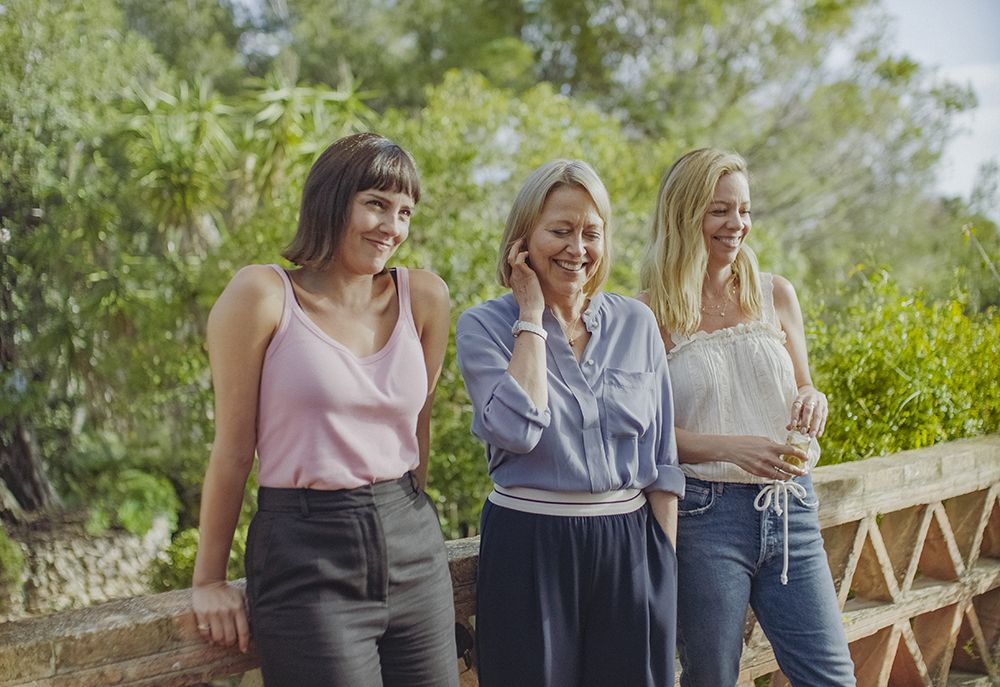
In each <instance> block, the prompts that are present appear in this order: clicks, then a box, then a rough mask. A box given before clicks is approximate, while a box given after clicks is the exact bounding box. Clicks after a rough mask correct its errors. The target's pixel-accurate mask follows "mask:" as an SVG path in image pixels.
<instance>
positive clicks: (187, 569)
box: [149, 524, 247, 591]
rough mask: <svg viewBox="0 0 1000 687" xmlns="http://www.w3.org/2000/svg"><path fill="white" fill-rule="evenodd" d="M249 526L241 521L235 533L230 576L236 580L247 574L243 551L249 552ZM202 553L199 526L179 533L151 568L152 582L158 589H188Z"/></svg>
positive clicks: (230, 555)
mask: <svg viewBox="0 0 1000 687" xmlns="http://www.w3.org/2000/svg"><path fill="white" fill-rule="evenodd" d="M246 540H247V526H246V525H245V524H241V525H240V526H239V527H237V528H236V534H235V535H234V536H233V546H232V548H231V549H230V550H229V563H228V565H227V566H226V578H227V579H229V580H235V579H238V578H240V577H243V576H244V575H245V572H244V570H243V554H244V553H245V552H246ZM197 553H198V529H197V528H195V527H191V528H189V529H186V530H182V531H180V532H178V533H177V535H176V536H175V537H174V540H173V541H172V542H171V543H170V546H169V547H168V548H167V550H166V551H165V552H164V553H163V554H162V555H161V556H160V558H159V559H158V560H157V561H156V562H155V563H154V564H153V565H152V567H151V568H150V571H149V581H150V586H151V587H152V588H153V589H154V590H156V591H168V590H171V589H187V588H188V587H190V586H191V578H192V577H193V575H194V560H195V555H196V554H197Z"/></svg>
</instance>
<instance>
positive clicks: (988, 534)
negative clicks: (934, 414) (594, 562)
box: [0, 436, 1000, 687]
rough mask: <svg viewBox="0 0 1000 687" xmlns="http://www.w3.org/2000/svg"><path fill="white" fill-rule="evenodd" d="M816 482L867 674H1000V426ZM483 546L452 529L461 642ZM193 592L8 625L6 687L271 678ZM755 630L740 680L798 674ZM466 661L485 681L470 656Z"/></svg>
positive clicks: (778, 681) (891, 679)
mask: <svg viewBox="0 0 1000 687" xmlns="http://www.w3.org/2000/svg"><path fill="white" fill-rule="evenodd" d="M814 482H815V485H816V492H817V494H818V496H819V498H820V503H821V506H820V525H821V527H822V528H823V537H824V539H825V542H826V548H827V554H828V557H829V560H830V569H831V571H832V573H833V578H834V581H835V583H836V586H837V590H838V595H839V599H840V602H841V605H842V607H843V619H844V625H845V628H846V630H847V636H848V640H849V641H850V644H851V654H852V656H853V657H854V662H855V666H856V673H857V677H858V685H859V686H860V687H883V686H885V685H899V686H903V687H909V686H910V685H916V686H920V685H924V686H932V685H933V686H941V687H944V686H946V685H949V686H952V687H957V686H959V685H964V686H968V685H994V686H996V685H1000V436H991V437H984V438H980V439H971V440H964V441H956V442H951V443H948V444H941V445H939V446H935V447H932V448H928V449H921V450H917V451H908V452H905V453H899V454H895V455H892V456H886V457H882V458H873V459H869V460H866V461H862V462H858V463H852V464H848V465H838V466H832V467H825V468H819V469H817V470H816V471H815V475H814ZM477 548H478V542H477V540H476V539H474V538H473V539H463V540H456V541H451V542H448V551H449V561H450V565H451V573H452V579H453V581H454V588H455V608H456V624H457V626H458V627H457V631H458V634H459V636H460V649H462V648H466V647H468V646H471V644H470V643H471V638H472V628H473V626H474V621H473V615H474V612H475V575H476V564H477ZM189 603H190V596H189V592H188V591H186V590H185V591H178V592H168V593H166V594H157V595H152V596H146V597H137V598H133V599H125V600H121V601H113V602H110V603H106V604H102V605H100V606H94V607H91V608H86V609H82V610H78V611H70V612H66V613H59V614H55V615H51V616H46V617H41V618H33V619H28V620H21V621H16V622H11V623H6V624H2V625H0V687H14V686H15V685H16V686H22V685H32V686H37V687H43V686H45V687H48V686H53V687H54V686H57V685H59V686H63V685H66V686H68V685H74V686H78V687H88V686H91V685H93V686H97V685H101V686H102V687H103V686H105V685H132V686H143V687H146V686H150V685H166V686H175V687H183V686H187V685H199V684H202V683H204V682H207V681H209V680H212V679H216V678H219V677H224V676H230V675H240V674H242V673H247V674H246V676H245V677H244V679H243V683H244V685H253V684H260V682H259V675H258V674H257V673H256V671H254V670H253V669H254V668H255V667H256V659H255V657H254V656H253V655H252V654H251V655H246V656H245V655H243V654H240V653H238V652H235V651H224V650H220V649H214V648H211V647H208V646H206V645H205V644H204V643H203V642H202V641H201V639H200V638H199V637H198V633H197V631H196V630H195V627H194V619H193V616H192V614H191V612H190V607H189ZM745 638H746V642H747V646H746V648H745V650H744V652H743V659H742V672H741V675H740V680H741V685H744V684H746V685H750V684H752V681H753V679H754V678H757V677H760V676H763V675H770V676H771V685H772V686H773V687H778V686H780V685H786V684H788V683H787V681H786V680H785V679H784V677H783V676H782V675H781V673H780V672H779V671H778V667H777V664H776V662H775V660H774V654H773V653H772V652H771V649H770V646H769V645H768V643H767V640H766V639H765V637H764V636H763V633H762V632H761V630H760V628H759V627H758V626H757V625H756V623H755V622H754V621H753V618H752V617H751V618H749V619H748V622H747V629H746V633H745ZM468 658H469V659H470V660H471V659H473V658H474V657H473V656H472V654H471V652H470V653H469V655H468ZM456 669H457V670H459V671H460V672H461V681H462V684H463V685H475V684H476V679H475V671H474V670H469V669H468V668H467V661H466V658H463V657H460V658H458V659H457V664H456ZM247 671H251V672H247Z"/></svg>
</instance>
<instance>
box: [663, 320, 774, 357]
mask: <svg viewBox="0 0 1000 687" xmlns="http://www.w3.org/2000/svg"><path fill="white" fill-rule="evenodd" d="M755 333H760V334H765V335H767V336H770V337H772V338H773V339H774V340H776V341H778V342H780V343H781V344H782V345H784V343H785V332H783V331H781V330H780V329H778V328H777V327H776V326H774V325H773V324H770V323H768V322H764V321H762V320H753V321H751V322H740V323H739V324H735V325H733V326H732V327H724V328H723V329H716V330H715V331H713V332H706V331H701V330H699V331H697V332H695V333H694V334H692V335H691V336H689V337H687V338H686V339H684V341H681V342H680V343H678V344H676V345H675V346H674V347H673V348H672V349H670V352H669V353H667V359H668V360H669V359H670V358H673V357H674V356H675V355H677V353H679V352H680V351H682V350H684V349H685V348H687V347H688V346H691V345H693V344H700V343H707V342H711V341H718V342H728V341H732V340H733V339H736V338H738V337H741V336H746V335H747V334H755Z"/></svg>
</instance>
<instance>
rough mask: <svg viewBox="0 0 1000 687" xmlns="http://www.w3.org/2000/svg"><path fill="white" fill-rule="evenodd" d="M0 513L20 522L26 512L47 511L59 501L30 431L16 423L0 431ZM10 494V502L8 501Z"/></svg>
mask: <svg viewBox="0 0 1000 687" xmlns="http://www.w3.org/2000/svg"><path fill="white" fill-rule="evenodd" d="M0 487H3V488H4V489H3V490H4V491H5V492H7V493H5V494H0V516H2V517H3V518H4V519H7V520H13V521H15V522H20V521H23V520H24V514H25V511H26V512H29V513H30V512H33V511H43V510H48V509H50V508H52V507H54V506H56V505H58V503H59V497H58V496H56V492H55V490H54V489H53V488H52V483H51V482H50V481H49V478H48V476H47V475H46V474H45V466H44V465H43V464H42V458H41V456H40V455H39V450H38V443H37V442H36V441H35V440H34V436H33V435H32V432H31V430H30V429H29V428H28V427H26V426H25V425H24V424H23V423H22V422H18V423H17V424H16V425H15V426H14V428H13V431H12V432H10V433H9V434H8V433H7V432H2V433H0ZM8 495H9V496H12V497H13V499H14V503H11V502H10V499H9V498H6V497H8Z"/></svg>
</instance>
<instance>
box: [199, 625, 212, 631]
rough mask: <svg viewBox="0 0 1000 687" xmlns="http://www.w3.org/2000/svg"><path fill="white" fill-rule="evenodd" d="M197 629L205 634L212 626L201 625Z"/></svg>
mask: <svg viewBox="0 0 1000 687" xmlns="http://www.w3.org/2000/svg"><path fill="white" fill-rule="evenodd" d="M198 629H199V630H201V631H202V632H205V631H206V630H211V629H212V626H211V625H205V624H201V625H198Z"/></svg>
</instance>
